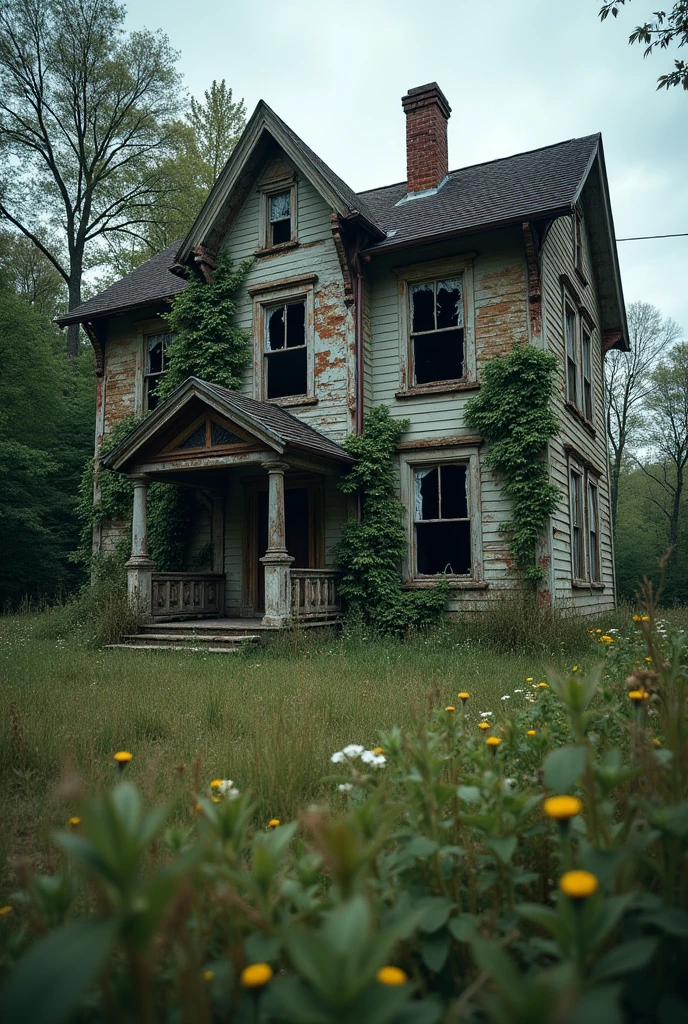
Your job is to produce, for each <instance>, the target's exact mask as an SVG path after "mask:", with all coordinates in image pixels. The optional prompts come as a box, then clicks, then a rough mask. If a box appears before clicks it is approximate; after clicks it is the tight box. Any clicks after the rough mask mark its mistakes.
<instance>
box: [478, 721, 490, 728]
mask: <svg viewBox="0 0 688 1024" xmlns="http://www.w3.org/2000/svg"><path fill="white" fill-rule="evenodd" d="M478 728H479V729H489V728H490V723H489V722H480V723H479V724H478Z"/></svg>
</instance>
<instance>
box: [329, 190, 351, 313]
mask: <svg viewBox="0 0 688 1024" xmlns="http://www.w3.org/2000/svg"><path fill="white" fill-rule="evenodd" d="M330 229H331V231H332V238H333V240H334V247H335V249H336V250H337V259H338V260H339V266H340V268H341V271H342V280H343V281H344V302H345V304H346V305H347V306H350V305H351V304H352V303H353V301H354V282H353V273H352V268H351V266H350V264H349V259H348V256H347V252H346V248H345V246H344V240H343V238H342V225H341V222H340V220H339V217H338V216H337V214H336V213H335V211H334V210H333V211H332V214H331V216H330Z"/></svg>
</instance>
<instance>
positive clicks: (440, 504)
mask: <svg viewBox="0 0 688 1024" xmlns="http://www.w3.org/2000/svg"><path fill="white" fill-rule="evenodd" d="M468 487H469V484H468V466H467V465H442V466H433V467H431V468H429V469H417V470H416V471H415V474H414V492H415V493H414V522H415V533H416V537H415V542H416V573H417V575H419V576H435V575H437V574H438V573H450V574H452V575H456V576H466V575H469V574H470V572H471V522H470V515H469V504H470V503H469V493H468Z"/></svg>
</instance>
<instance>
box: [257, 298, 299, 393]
mask: <svg viewBox="0 0 688 1024" xmlns="http://www.w3.org/2000/svg"><path fill="white" fill-rule="evenodd" d="M263 393H264V395H265V397H266V398H291V397H295V396H300V395H307V394H308V348H307V344H306V301H305V299H299V300H297V301H295V302H287V303H284V304H282V305H279V306H273V307H271V308H269V309H266V311H265V353H264V388H263Z"/></svg>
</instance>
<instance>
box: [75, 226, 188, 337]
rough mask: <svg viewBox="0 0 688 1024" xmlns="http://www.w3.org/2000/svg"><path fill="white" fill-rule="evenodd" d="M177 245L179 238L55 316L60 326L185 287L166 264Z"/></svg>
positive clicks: (166, 295)
mask: <svg viewBox="0 0 688 1024" xmlns="http://www.w3.org/2000/svg"><path fill="white" fill-rule="evenodd" d="M180 245H181V239H178V240H177V241H176V242H173V243H172V245H168V246H167V248H166V249H163V250H162V252H159V253H158V255H157V256H154V257H153V259H152V260H148V261H147V262H146V263H142V264H141V266H140V267H137V268H136V270H132V272H131V273H130V274H127V275H126V276H125V277H123V278H121V279H120V280H119V281H115V283H114V284H111V285H110V287H109V288H106V289H105V291H104V292H99V293H98V295H94V296H93V298H92V299H89V300H88V302H82V303H81V305H80V306H76V307H75V308H74V309H72V310H70V311H69V313H63V314H62V316H58V317H55V323H57V324H59V326H60V327H66V326H67V324H75V323H81V322H83V321H84V320H96V319H97V318H98V317H100V316H106V315H107V316H113V315H114V314H116V313H126V312H127V311H128V310H130V309H137V308H138V307H139V306H147V305H149V303H151V302H156V301H161V300H162V299H168V298H170V297H171V296H172V295H176V294H177V292H181V291H182V290H183V289H184V288H186V280H185V279H184V278H183V277H177V275H176V274H172V273H170V267H171V266H172V264H173V263H174V258H175V255H176V253H177V250H178V249H179V246H180Z"/></svg>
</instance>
